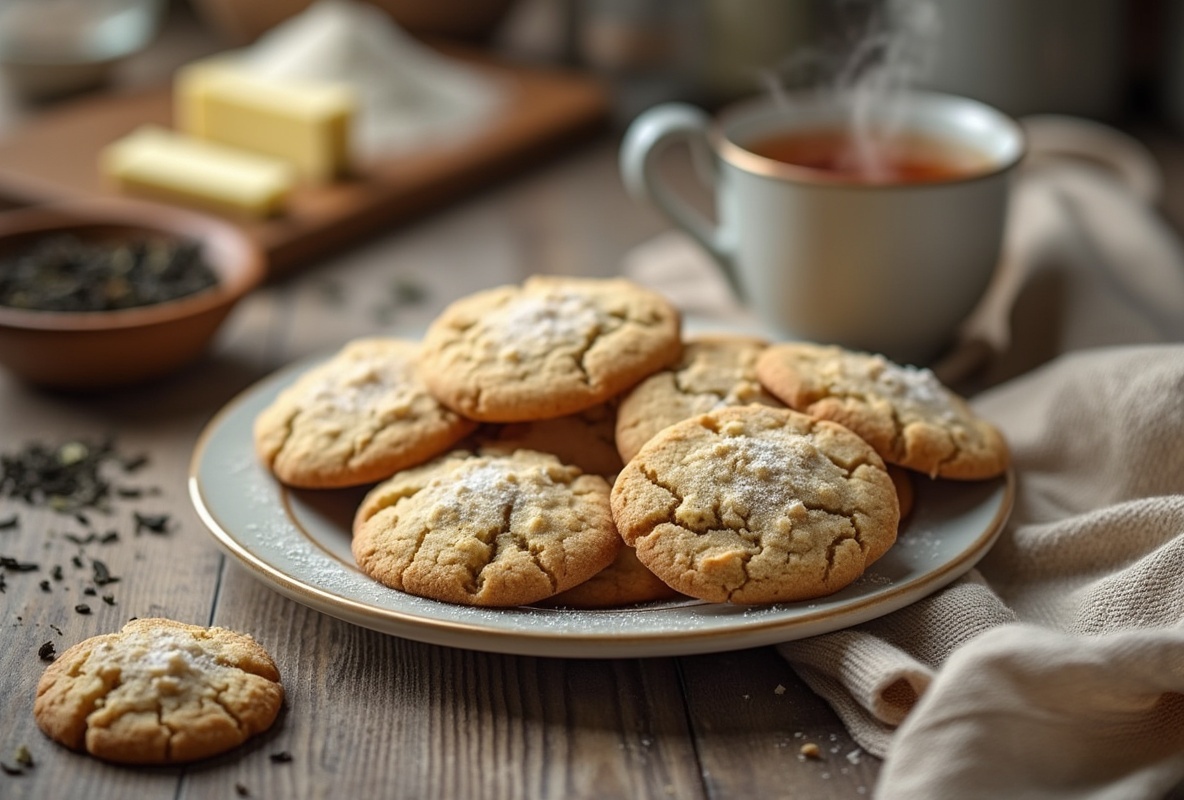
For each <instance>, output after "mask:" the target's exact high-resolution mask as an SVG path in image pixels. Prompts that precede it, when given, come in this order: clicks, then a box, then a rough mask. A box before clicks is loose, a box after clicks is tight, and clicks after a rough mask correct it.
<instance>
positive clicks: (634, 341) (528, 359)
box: [421, 275, 682, 422]
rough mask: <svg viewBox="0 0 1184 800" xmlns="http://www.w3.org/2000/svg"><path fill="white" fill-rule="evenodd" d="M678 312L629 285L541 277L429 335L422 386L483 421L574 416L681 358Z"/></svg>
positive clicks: (447, 319)
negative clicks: (423, 383)
mask: <svg viewBox="0 0 1184 800" xmlns="http://www.w3.org/2000/svg"><path fill="white" fill-rule="evenodd" d="M679 326H680V320H679V315H678V312H677V310H676V309H675V308H674V307H673V306H672V305H671V304H670V303H669V302H668V301H666V300H665V299H664V298H662V296H661V295H658V294H657V293H655V292H651V291H649V290H647V289H643V288H641V287H640V286H638V285H636V284H634V283H631V282H629V281H626V280H623V279H604V280H600V279H593V278H568V277H558V276H541V275H540V276H534V277H532V278H530V279H528V280H527V281H526V282H525V283H524V284H522V285H521V286H502V287H499V288H496V289H489V290H486V291H483V292H478V293H476V294H473V295H469V296H467V297H464V298H461V299H460V300H457V301H456V302H454V303H453V304H452V305H450V306H449V307H448V308H446V309H445V310H444V311H443V312H442V313H441V314H440V316H438V317H437V318H436V319H435V321H433V322H432V324H431V325H430V326H429V327H428V331H427V334H426V335H425V337H424V343H423V356H422V360H421V366H422V374H423V378H424V381H425V382H426V383H427V385H428V387H429V388H430V389H431V391H432V393H433V394H435V395H436V396H437V397H438V398H440V400H441V402H443V403H444V404H445V405H447V406H448V407H449V408H452V409H453V410H455V411H457V412H458V413H460V414H463V415H464V416H466V417H469V418H470V419H475V420H479V421H482V422H523V421H529V420H539V419H550V418H553V417H561V416H564V415H566V414H574V413H576V412H578V411H582V410H583V409H585V408H590V407H592V406H594V405H597V404H598V403H603V402H605V401H606V400H608V399H609V398H611V397H613V396H615V395H617V394H619V393H621V392H622V391H624V390H625V389H628V388H629V387H631V386H632V385H633V384H635V383H637V382H638V381H640V380H641V379H642V378H645V377H646V376H647V375H650V374H651V373H653V372H655V371H657V370H659V369H661V368H663V367H665V366H666V365H668V364H670V363H671V362H673V361H674V360H675V359H677V358H678V355H679V353H680V351H681V350H682V342H681V340H680V338H679Z"/></svg>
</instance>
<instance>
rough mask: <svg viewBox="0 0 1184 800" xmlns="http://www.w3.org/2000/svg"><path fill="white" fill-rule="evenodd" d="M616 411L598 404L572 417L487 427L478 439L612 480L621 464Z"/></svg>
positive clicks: (604, 404)
mask: <svg viewBox="0 0 1184 800" xmlns="http://www.w3.org/2000/svg"><path fill="white" fill-rule="evenodd" d="M616 422H617V412H616V407H615V404H614V403H611V402H610V403H601V404H599V405H595V406H592V408H588V409H585V410H583V411H580V412H578V413H576V414H568V415H566V416H563V417H556V418H554V419H544V420H536V421H534V422H511V423H507V424H505V425H490V426H488V429H487V430H484V431H481V432H480V434H479V438H480V440H481V441H482V442H485V443H486V444H487V446H489V447H496V448H497V449H498V450H506V451H507V452H510V451H513V450H537V451H539V452H541V453H550V454H552V455H554V456H556V457H557V458H558V459H559V460H560V461H562V462H563V463H564V464H571V465H573V466H576V467H579V468H580V469H581V470H583V471H584V472H588V473H591V474H593V475H602V476H604V477H606V478H610V479H611V478H615V477H616V475H617V473H618V472H620V471H621V467H623V466H624V465H625V464H624V462H623V461H621V456H620V455H618V453H617V444H616Z"/></svg>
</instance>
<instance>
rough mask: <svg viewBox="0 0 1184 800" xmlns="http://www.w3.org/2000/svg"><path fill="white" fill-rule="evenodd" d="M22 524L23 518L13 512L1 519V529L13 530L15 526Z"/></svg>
mask: <svg viewBox="0 0 1184 800" xmlns="http://www.w3.org/2000/svg"><path fill="white" fill-rule="evenodd" d="M20 524H21V518H20V517H18V516H17V515H16V514H13V515H12V516H11V517H5V518H4V519H0V531H9V530H12V529H13V528H16V527H18V526H19V525H20Z"/></svg>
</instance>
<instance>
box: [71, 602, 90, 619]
mask: <svg viewBox="0 0 1184 800" xmlns="http://www.w3.org/2000/svg"><path fill="white" fill-rule="evenodd" d="M74 610H75V611H77V612H78V613H79V614H82V615H83V616H85V615H87V614H89V613H90V606H88V605H87V604H86V603H79V604H78V605H76V606H74Z"/></svg>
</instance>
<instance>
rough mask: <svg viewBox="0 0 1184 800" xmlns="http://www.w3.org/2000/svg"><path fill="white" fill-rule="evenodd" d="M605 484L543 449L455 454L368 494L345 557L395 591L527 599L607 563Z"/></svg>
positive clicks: (467, 599) (609, 539)
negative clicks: (350, 555) (349, 554)
mask: <svg viewBox="0 0 1184 800" xmlns="http://www.w3.org/2000/svg"><path fill="white" fill-rule="evenodd" d="M609 489H610V487H609V485H608V482H607V481H605V479H604V478H602V477H600V476H598V475H585V474H583V473H582V472H581V471H580V470H579V468H577V467H573V466H568V465H564V464H562V463H560V461H559V459H557V458H556V457H555V456H553V455H550V454H549V453H538V452H534V451H531V450H516V451H514V452H513V453H505V452H497V451H488V450H481V451H478V452H476V453H473V452H467V451H456V452H453V453H450V454H448V455H446V456H442V457H440V458H437V459H435V460H434V461H431V462H429V463H428V464H424V465H422V466H419V467H413V468H411V469H408V470H404V471H402V472H400V473H398V474H396V475H395V476H393V477H392V478H390V479H389V480H387V481H384V482H383V483H381V484H379V485H378V486H376V487H374V488H373V489H371V490H370V492H369V493H368V494H367V495H366V497H365V499H364V500H363V501H362V504H361V506H360V507H359V508H358V512H357V514H356V516H355V518H354V538H353V544H352V547H353V554H354V558H355V560H356V561H357V563H358V566H359V567H360V568H361V570H362V571H363V572H365V573H366V574H367V575H369V576H370V577H372V578H374V579H375V580H377V581H379V582H380V583H383V584H385V585H387V586H390V587H391V588H394V589H399V590H401V591H404V592H407V593H409V594H414V595H418V596H421V597H429V598H432V599H434V600H442V601H445V602H449V603H460V604H463V605H474V606H515V605H526V604H529V603H535V602H538V601H539V600H542V599H544V598H546V597H550V596H551V595H554V594H558V593H559V592H562V591H564V590H566V589H569V588H571V587H572V586H575V585H576V584H578V583H583V582H584V581H586V580H588V579H589V578H591V577H592V576H593V575H595V574H596V573H597V572H600V571H601V570H602V569H604V568H605V567H607V566H608V565H609V564H611V563H612V561H613V559H614V558H616V556H617V551H618V550H620V549H621V547H622V546H623V545H622V542H621V537H620V536H619V535H618V534H617V530H616V527H615V526H614V525H613V520H612V513H611V511H610V510H609V500H608V495H609Z"/></svg>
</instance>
